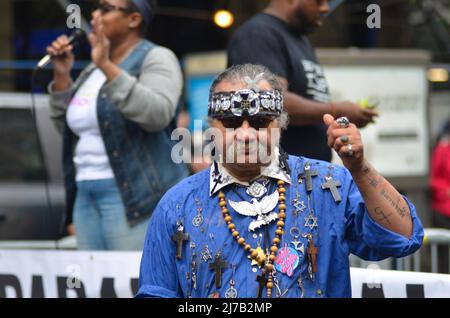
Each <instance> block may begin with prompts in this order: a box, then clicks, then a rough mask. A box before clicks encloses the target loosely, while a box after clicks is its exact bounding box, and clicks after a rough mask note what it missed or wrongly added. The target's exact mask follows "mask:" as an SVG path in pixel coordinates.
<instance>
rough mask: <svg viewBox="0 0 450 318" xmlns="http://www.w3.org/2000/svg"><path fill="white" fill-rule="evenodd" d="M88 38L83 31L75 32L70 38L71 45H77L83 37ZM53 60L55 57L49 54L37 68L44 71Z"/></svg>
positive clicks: (41, 60)
mask: <svg viewBox="0 0 450 318" xmlns="http://www.w3.org/2000/svg"><path fill="white" fill-rule="evenodd" d="M85 36H86V32H84V31H83V30H82V29H77V30H75V32H73V33H72V35H71V36H69V39H68V40H69V44H68V45H71V44H76V43H78V41H80V40H81V39H82V38H83V37H85ZM52 59H53V55H51V54H47V55H46V56H44V57H43V58H41V59H40V61H39V62H38V63H37V66H36V68H37V69H43V68H44V67H45V66H47V64H48V63H50V61H51V60H52Z"/></svg>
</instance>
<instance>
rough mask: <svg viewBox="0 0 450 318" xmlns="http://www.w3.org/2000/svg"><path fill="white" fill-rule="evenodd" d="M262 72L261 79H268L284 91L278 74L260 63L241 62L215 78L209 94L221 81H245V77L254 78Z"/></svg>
mask: <svg viewBox="0 0 450 318" xmlns="http://www.w3.org/2000/svg"><path fill="white" fill-rule="evenodd" d="M261 73H262V74H263V75H262V76H261V77H260V80H266V81H267V82H268V83H269V84H270V86H271V87H272V89H274V90H277V91H280V92H282V91H283V87H282V86H281V84H280V82H279V81H278V79H277V77H276V75H275V74H274V73H272V72H271V71H270V70H269V69H268V68H267V67H265V66H263V65H258V64H239V65H233V66H231V67H229V68H227V69H226V70H225V71H223V72H222V73H220V74H219V75H218V76H217V77H216V78H215V80H214V82H213V83H212V85H211V88H210V89H209V95H210V96H211V94H212V93H214V92H215V89H216V87H217V85H218V84H219V83H220V82H223V81H227V82H236V81H243V79H244V78H245V77H249V78H252V79H253V78H255V77H256V76H258V75H260V74H261Z"/></svg>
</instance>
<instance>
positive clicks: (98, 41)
mask: <svg viewBox="0 0 450 318" xmlns="http://www.w3.org/2000/svg"><path fill="white" fill-rule="evenodd" d="M91 23H92V32H91V33H90V34H89V42H90V43H91V46H92V50H91V58H92V62H94V63H95V65H97V66H98V67H99V68H103V67H104V66H105V65H108V64H109V63H111V60H110V48H111V42H110V41H109V39H108V38H107V37H106V35H105V33H104V31H103V22H102V16H101V14H100V12H98V11H94V12H93V14H92V20H91Z"/></svg>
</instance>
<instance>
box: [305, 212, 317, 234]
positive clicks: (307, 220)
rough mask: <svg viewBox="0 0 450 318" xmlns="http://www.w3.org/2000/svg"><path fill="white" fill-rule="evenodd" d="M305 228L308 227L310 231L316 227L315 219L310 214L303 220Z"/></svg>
mask: <svg viewBox="0 0 450 318" xmlns="http://www.w3.org/2000/svg"><path fill="white" fill-rule="evenodd" d="M305 226H307V227H309V228H310V229H311V230H313V229H314V228H315V227H317V226H318V225H317V218H316V217H314V216H313V215H312V214H309V215H308V217H306V218H305Z"/></svg>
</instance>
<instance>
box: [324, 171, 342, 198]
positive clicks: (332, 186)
mask: <svg viewBox="0 0 450 318" xmlns="http://www.w3.org/2000/svg"><path fill="white" fill-rule="evenodd" d="M325 180H326V181H325V182H324V183H322V189H323V190H330V191H331V195H332V196H333V199H334V202H341V201H342V199H341V195H340V194H339V192H338V190H337V188H338V187H340V186H341V182H340V181H339V180H333V178H332V177H325Z"/></svg>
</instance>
